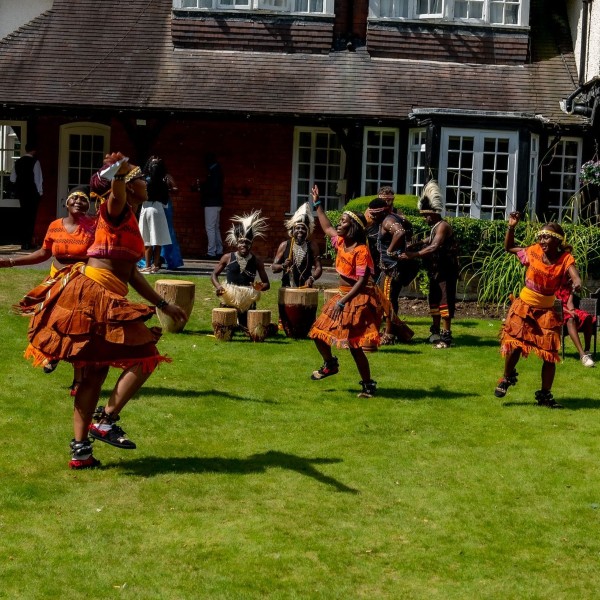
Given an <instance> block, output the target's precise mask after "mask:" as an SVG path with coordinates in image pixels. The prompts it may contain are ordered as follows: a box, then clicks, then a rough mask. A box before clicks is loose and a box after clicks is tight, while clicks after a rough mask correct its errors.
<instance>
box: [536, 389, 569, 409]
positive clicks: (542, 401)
mask: <svg viewBox="0 0 600 600" xmlns="http://www.w3.org/2000/svg"><path fill="white" fill-rule="evenodd" d="M535 399H536V401H537V404H538V406H546V407H547V408H563V405H562V404H559V403H558V402H556V400H554V397H553V396H552V393H551V392H550V391H549V390H538V391H537V392H536V393H535Z"/></svg>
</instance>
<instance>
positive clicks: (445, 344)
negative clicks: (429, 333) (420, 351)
mask: <svg viewBox="0 0 600 600" xmlns="http://www.w3.org/2000/svg"><path fill="white" fill-rule="evenodd" d="M439 338H440V339H439V341H438V342H437V344H435V345H434V346H433V347H434V348H437V349H438V350H440V349H442V348H450V346H452V334H451V333H450V332H449V331H446V330H444V331H442V333H440V336H439Z"/></svg>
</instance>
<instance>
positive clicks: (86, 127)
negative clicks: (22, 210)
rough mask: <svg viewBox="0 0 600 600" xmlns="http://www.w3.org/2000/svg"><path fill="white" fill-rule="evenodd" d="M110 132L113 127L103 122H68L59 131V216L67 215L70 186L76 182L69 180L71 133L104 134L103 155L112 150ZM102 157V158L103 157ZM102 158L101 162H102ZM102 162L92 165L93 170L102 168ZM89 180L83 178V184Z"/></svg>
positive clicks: (57, 206)
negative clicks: (66, 204)
mask: <svg viewBox="0 0 600 600" xmlns="http://www.w3.org/2000/svg"><path fill="white" fill-rule="evenodd" d="M110 133H111V129H110V127H109V126H108V125H103V124H101V123H88V122H79V123H67V124H66V125H61V127H60V131H59V146H58V183H57V189H56V214H57V216H59V217H60V216H66V214H67V209H66V206H65V201H66V199H67V195H68V192H69V187H70V186H71V185H74V183H75V182H69V153H70V149H69V138H70V136H71V135H77V136H84V135H91V136H102V137H103V138H104V147H103V149H102V157H104V156H105V155H106V154H108V152H109V150H110ZM102 157H101V158H102ZM101 158H100V162H101ZM101 166H102V164H97V165H92V171H94V170H96V169H98V168H100V167H101ZM86 170H87V169H86ZM88 182H89V181H85V180H82V181H81V182H80V183H81V184H87V183H88Z"/></svg>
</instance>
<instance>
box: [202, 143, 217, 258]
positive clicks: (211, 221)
mask: <svg viewBox="0 0 600 600" xmlns="http://www.w3.org/2000/svg"><path fill="white" fill-rule="evenodd" d="M204 162H205V165H206V168H207V169H208V176H207V178H206V180H205V181H204V183H203V184H202V185H201V186H200V192H201V194H202V204H203V205H204V226H205V228H206V237H207V238H208V251H207V254H206V258H208V259H209V260H216V259H218V258H220V257H221V255H222V254H223V242H222V241H221V229H220V220H221V209H222V208H223V170H222V169H221V165H220V164H219V163H218V162H217V157H216V156H215V154H214V153H213V152H207V154H206V156H205V157H204Z"/></svg>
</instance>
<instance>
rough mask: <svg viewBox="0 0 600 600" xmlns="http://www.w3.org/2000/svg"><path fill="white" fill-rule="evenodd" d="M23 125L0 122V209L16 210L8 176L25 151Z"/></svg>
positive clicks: (17, 203)
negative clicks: (17, 159) (16, 160)
mask: <svg viewBox="0 0 600 600" xmlns="http://www.w3.org/2000/svg"><path fill="white" fill-rule="evenodd" d="M25 135H26V126H25V123H20V122H19V123H16V122H3V121H0V208H18V207H19V201H18V199H17V198H15V194H14V189H13V186H12V184H11V183H10V174H11V172H12V169H13V166H14V164H15V159H16V158H19V156H21V154H22V153H23V152H24V151H25Z"/></svg>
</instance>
